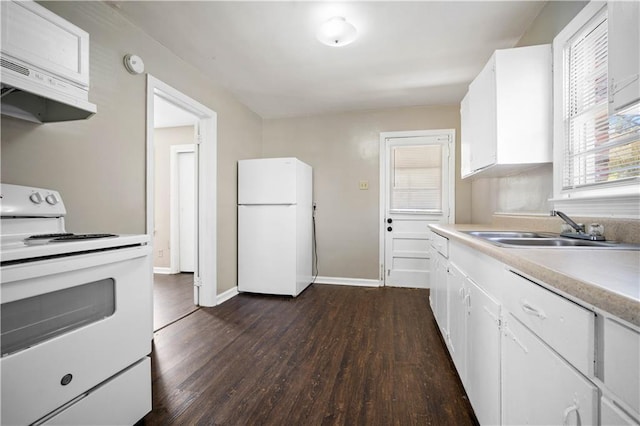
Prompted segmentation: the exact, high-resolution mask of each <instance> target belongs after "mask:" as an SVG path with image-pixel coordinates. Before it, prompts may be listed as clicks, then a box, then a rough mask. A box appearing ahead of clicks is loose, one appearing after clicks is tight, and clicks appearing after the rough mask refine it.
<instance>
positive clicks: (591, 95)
mask: <svg viewBox="0 0 640 426" xmlns="http://www.w3.org/2000/svg"><path fill="white" fill-rule="evenodd" d="M607 53H608V40H607V14H606V11H604V12H603V13H602V14H601V15H599V16H597V17H596V18H595V19H594V20H593V21H591V23H590V24H588V25H587V26H585V27H584V28H583V30H582V31H580V32H579V33H578V34H576V36H574V37H573V38H572V39H571V40H569V42H568V43H567V46H566V47H565V60H566V61H567V64H566V68H565V69H566V70H568V72H567V75H566V76H565V78H566V80H565V94H564V96H565V105H566V114H565V132H566V135H565V141H566V144H565V152H564V168H563V181H562V186H563V189H564V190H570V189H574V188H580V187H586V186H592V185H600V184H606V183H611V182H616V181H619V180H622V179H629V178H636V177H638V176H640V105H633V106H631V107H629V108H627V110H625V111H622V112H621V113H619V114H616V115H613V116H609V111H608V100H609V96H608V75H607V70H608V54H607Z"/></svg>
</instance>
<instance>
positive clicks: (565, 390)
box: [502, 315, 598, 425]
mask: <svg viewBox="0 0 640 426" xmlns="http://www.w3.org/2000/svg"><path fill="white" fill-rule="evenodd" d="M503 337H504V339H503V374H502V386H503V387H502V409H503V416H502V423H503V424H508V425H516V424H517V425H524V424H530V425H562V424H564V425H575V424H580V425H591V424H597V423H598V415H597V407H598V389H597V387H596V386H595V385H594V384H593V383H591V382H590V381H588V380H587V379H586V378H585V377H584V376H582V375H581V374H580V373H579V372H578V371H577V370H575V369H574V368H573V367H571V366H570V365H569V364H568V363H567V362H566V361H564V360H563V359H562V358H560V356H558V355H557V354H556V353H555V352H554V351H553V350H551V349H550V348H549V347H548V346H547V345H546V344H544V343H543V342H542V341H541V340H539V339H538V338H537V337H536V336H535V335H534V334H533V333H531V332H530V331H529V330H528V329H527V328H526V327H525V326H523V325H522V324H521V323H520V322H519V321H518V320H516V319H515V318H514V317H513V316H511V315H508V317H507V318H506V323H505V325H504V327H503Z"/></svg>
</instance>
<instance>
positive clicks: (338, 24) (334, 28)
mask: <svg viewBox="0 0 640 426" xmlns="http://www.w3.org/2000/svg"><path fill="white" fill-rule="evenodd" d="M357 34H358V31H357V30H356V27H354V26H353V24H351V23H350V22H347V20H346V19H345V18H343V17H342V16H334V17H333V18H331V19H329V20H328V21H327V22H325V23H324V24H322V25H321V26H320V29H319V30H318V33H317V34H316V37H317V38H318V40H319V41H320V42H321V43H323V44H326V45H327V46H346V45H347V44H349V43H351V42H352V41H354V40H355V39H356V35H357Z"/></svg>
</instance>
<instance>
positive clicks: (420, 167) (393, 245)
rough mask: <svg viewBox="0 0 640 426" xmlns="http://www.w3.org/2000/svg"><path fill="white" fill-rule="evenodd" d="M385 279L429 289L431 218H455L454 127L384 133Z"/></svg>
mask: <svg viewBox="0 0 640 426" xmlns="http://www.w3.org/2000/svg"><path fill="white" fill-rule="evenodd" d="M380 218H381V221H380V222H381V224H380V243H379V244H380V250H379V251H380V282H381V283H382V285H385V286H393V287H415V288H430V286H431V284H430V271H429V269H430V260H429V245H430V239H429V235H430V231H429V229H428V226H429V224H430V223H453V222H454V218H455V130H453V129H444V130H422V131H409V132H385V133H381V134H380Z"/></svg>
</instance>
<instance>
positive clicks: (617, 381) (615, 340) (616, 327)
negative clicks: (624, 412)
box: [603, 318, 640, 413]
mask: <svg viewBox="0 0 640 426" xmlns="http://www.w3.org/2000/svg"><path fill="white" fill-rule="evenodd" d="M638 360H640V333H638V332H637V331H636V330H632V329H631V328H629V327H627V326H625V325H622V324H620V323H618V322H616V321H614V320H612V319H610V318H607V319H606V320H605V322H604V360H603V365H604V366H603V368H604V371H603V374H604V380H603V381H604V384H605V385H606V386H607V388H609V389H610V390H611V391H612V392H613V393H614V394H615V395H616V396H617V397H618V398H620V400H622V401H623V402H624V403H626V404H628V405H629V406H630V407H631V408H632V409H633V410H634V411H635V412H636V413H638V412H640V362H639V361H638Z"/></svg>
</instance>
